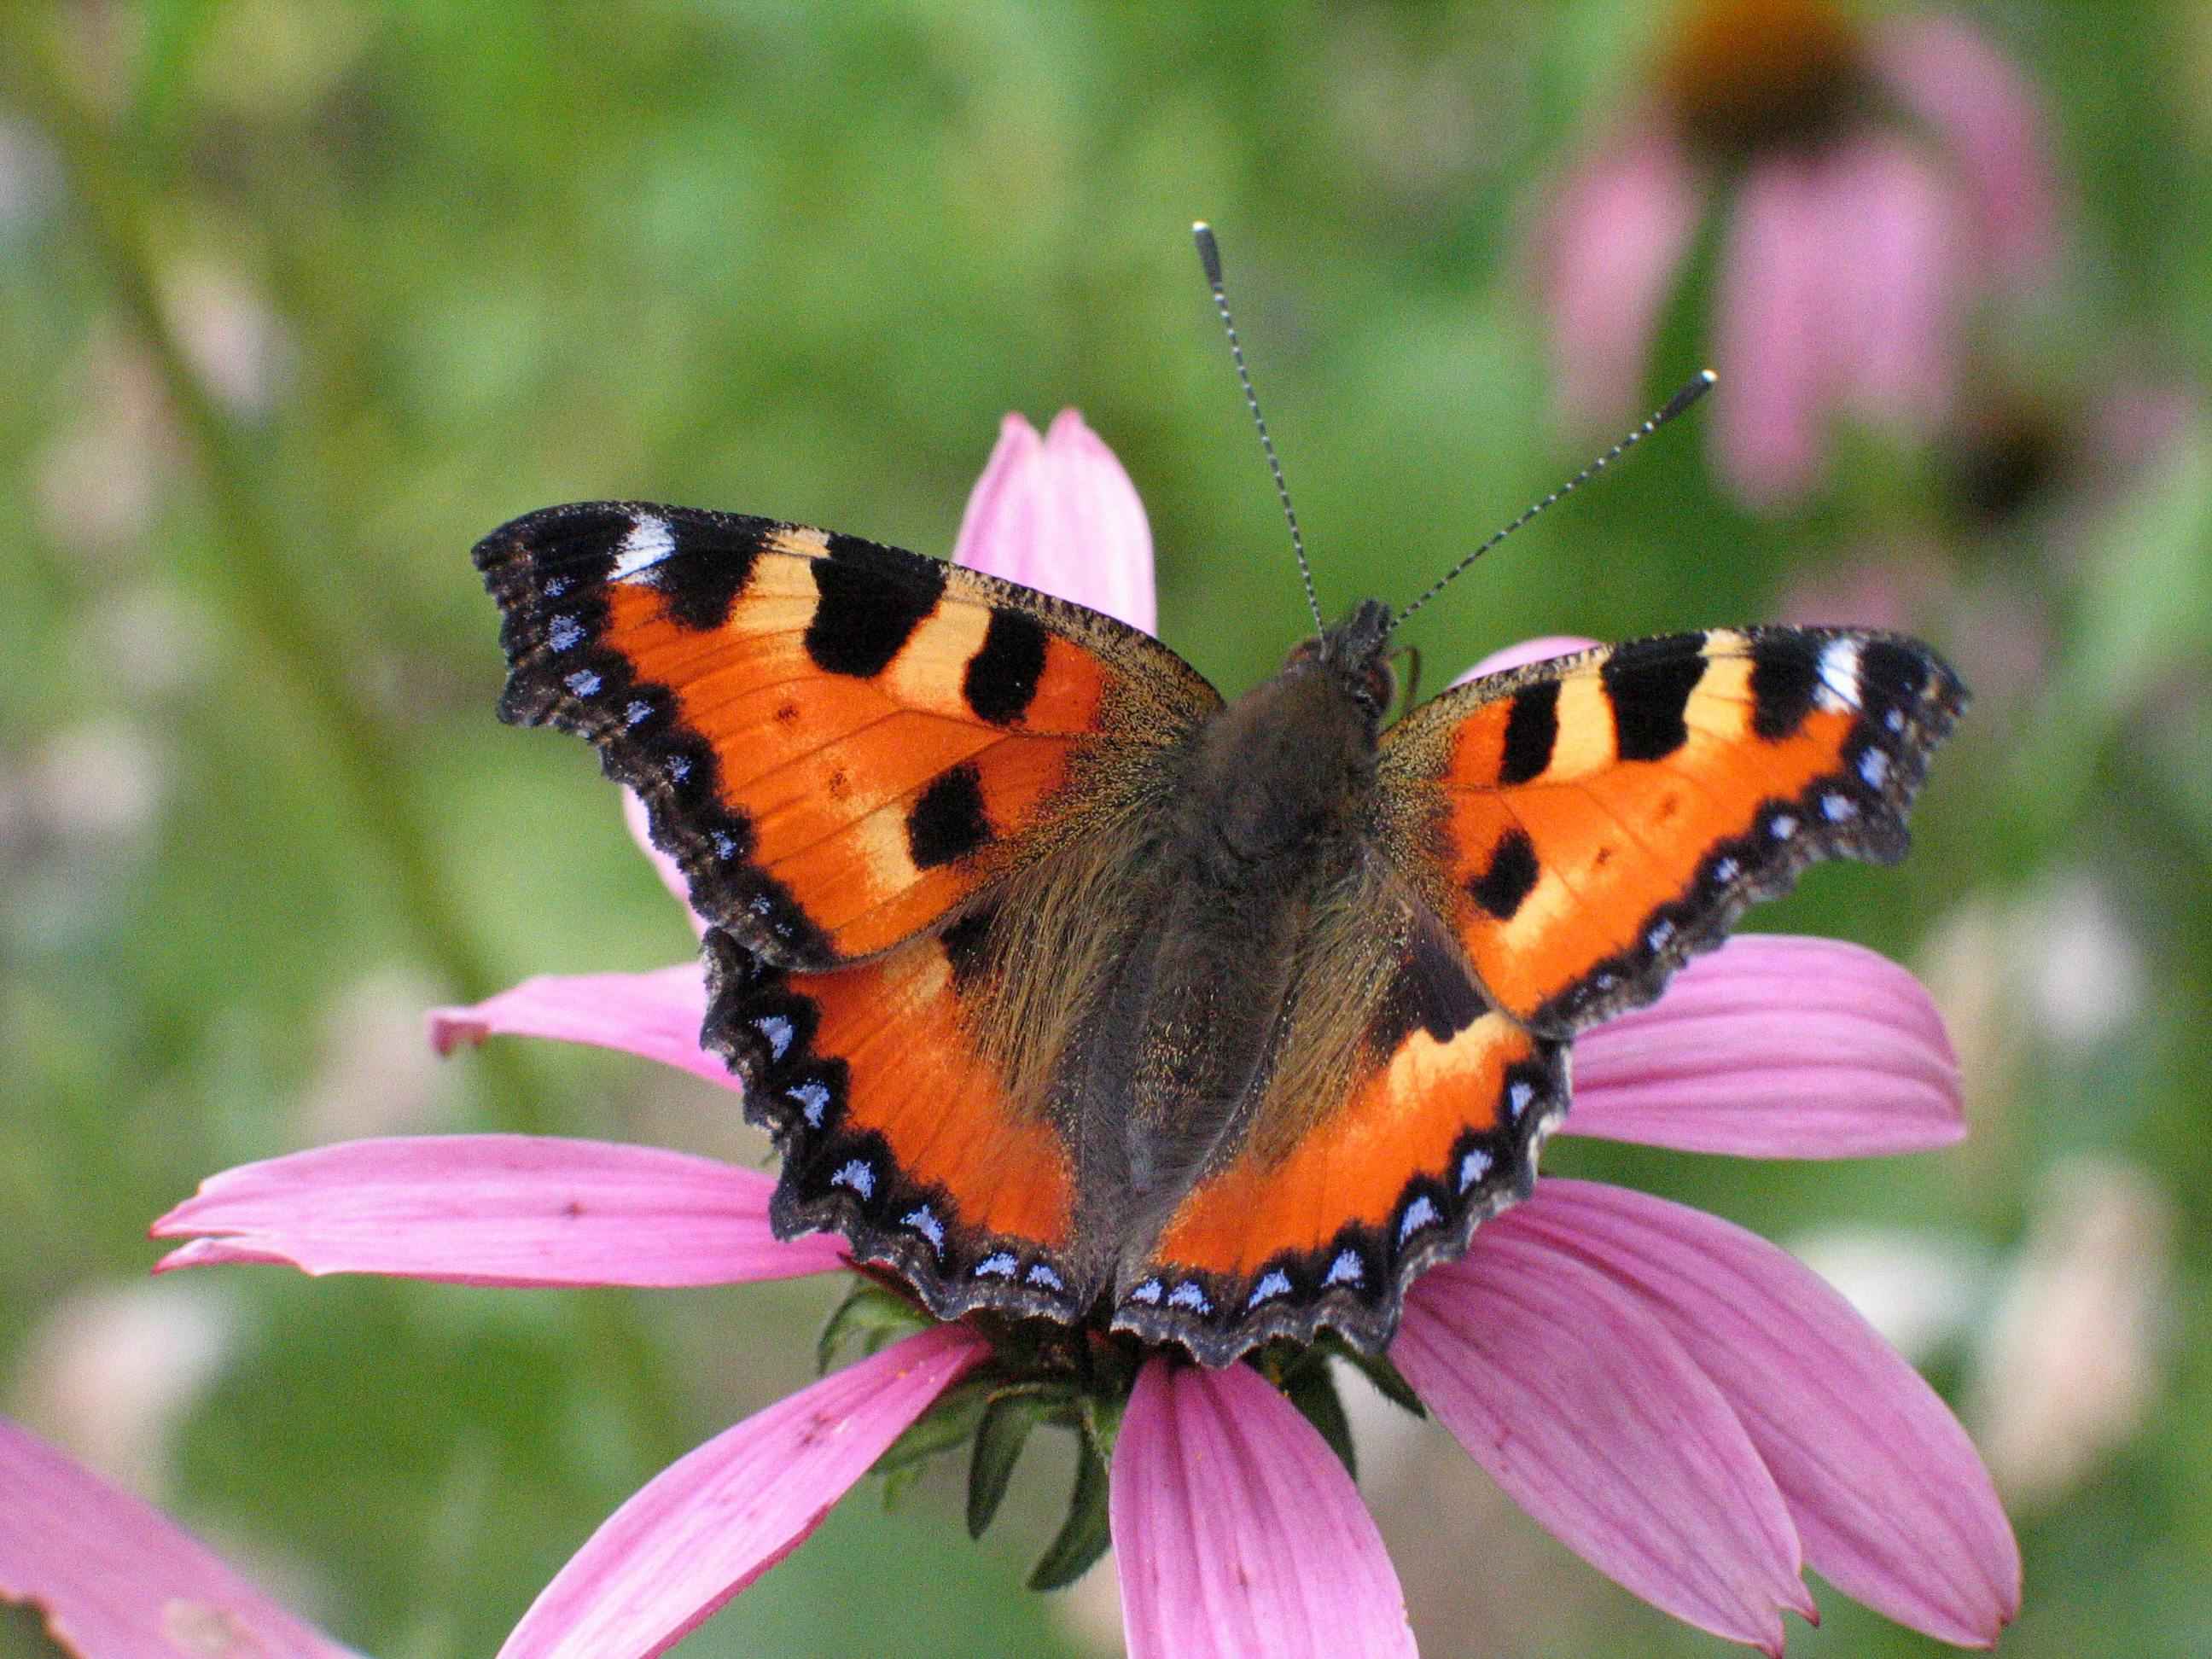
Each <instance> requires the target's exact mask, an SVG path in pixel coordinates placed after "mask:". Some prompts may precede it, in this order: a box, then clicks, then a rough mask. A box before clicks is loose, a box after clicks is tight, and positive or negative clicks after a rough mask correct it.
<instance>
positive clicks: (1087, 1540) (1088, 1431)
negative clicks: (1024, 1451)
mask: <svg viewBox="0 0 2212 1659" xmlns="http://www.w3.org/2000/svg"><path fill="white" fill-rule="evenodd" d="M1075 1444H1076V1464H1075V1490H1074V1491H1073V1492H1072V1493H1070V1494H1069V1496H1068V1500H1067V1519H1066V1522H1063V1523H1062V1524H1061V1526H1060V1532H1059V1534H1058V1535H1057V1536H1056V1537H1054V1539H1053V1541H1052V1542H1051V1544H1050V1545H1049V1546H1048V1547H1047V1548H1046V1550H1045V1553H1044V1554H1043V1555H1042V1556H1041V1557H1040V1558H1039V1559H1038V1560H1037V1564H1036V1566H1035V1567H1033V1568H1032V1569H1030V1589H1033V1590H1056V1589H1066V1588H1067V1586H1068V1585H1070V1584H1072V1583H1074V1582H1075V1581H1076V1580H1077V1579H1079V1578H1080V1577H1083V1575H1084V1574H1085V1573H1086V1572H1088V1571H1091V1566H1092V1565H1093V1564H1094V1563H1096V1562H1097V1559H1098V1558H1099V1557H1100V1556H1102V1555H1103V1554H1105V1553H1106V1547H1107V1546H1108V1545H1109V1544H1110V1543H1112V1542H1113V1530H1112V1527H1111V1525H1110V1522H1109V1516H1108V1511H1107V1504H1106V1499H1107V1495H1108V1493H1109V1491H1110V1490H1111V1482H1110V1480H1109V1476H1108V1474H1107V1466H1106V1459H1105V1457H1104V1455H1102V1453H1101V1452H1100V1449H1099V1444H1098V1437H1097V1434H1096V1433H1095V1431H1094V1425H1093V1424H1092V1423H1091V1420H1090V1418H1089V1416H1088V1414H1086V1416H1085V1427H1084V1431H1083V1432H1082V1433H1081V1434H1079V1435H1078V1436H1077V1437H1076V1439H1075Z"/></svg>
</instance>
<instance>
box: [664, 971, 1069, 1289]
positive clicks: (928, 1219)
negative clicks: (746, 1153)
mask: <svg viewBox="0 0 2212 1659" xmlns="http://www.w3.org/2000/svg"><path fill="white" fill-rule="evenodd" d="M706 951H707V961H708V1015H707V1025H706V1031H705V1041H706V1042H707V1044H708V1047H710V1048H714V1050H716V1051H717V1052H718V1053H720V1054H723V1055H724V1056H725V1057H726V1058H727V1059H728V1060H729V1061H730V1062H731V1065H732V1068H733V1069H735V1070H736V1071H737V1072H738V1073H739V1075H741V1076H742V1077H743V1078H744V1079H745V1085H746V1087H745V1114H746V1115H747V1116H748V1117H750V1118H751V1119H752V1120H753V1121H755V1122H757V1123H759V1124H760V1125H762V1126H763V1127H765V1128H767V1129H768V1130H769V1132H770V1133H773V1134H774V1135H775V1139H776V1144H777V1146H778V1149H779V1150H780V1151H781V1153H782V1155H783V1170H782V1175H781V1179H780V1180H779V1181H778V1182H777V1186H776V1193H775V1200H774V1202H773V1205H772V1207H771V1210H770V1218H771V1219H772V1221H773V1222H774V1224H775V1229H776V1231H777V1233H778V1234H779V1235H780V1236H781V1237H793V1236H795V1235H797V1234H799V1233H803V1232H811V1231H816V1230H817V1229H823V1228H834V1229H836V1231H839V1232H842V1233H843V1234H844V1235H845V1237H847V1238H848V1239H849V1240H850V1241H851V1242H852V1246H853V1254H854V1258H855V1259H856V1260H858V1261H866V1262H872V1263H876V1264H878V1265H881V1266H884V1267H890V1268H892V1269H894V1270H895V1271H896V1272H897V1273H899V1274H900V1276H901V1277H902V1278H903V1279H905V1280H906V1281H907V1282H908V1284H909V1285H913V1286H914V1288H915V1291H916V1292H917V1293H919V1294H920V1295H921V1297H922V1299H923V1300H924V1301H925V1302H926V1303H927V1304H928V1305H929V1307H930V1309H931V1310H932V1311H933V1312H934V1313H936V1314H937V1315H938V1316H940V1317H942V1318H947V1319H951V1318H957V1317H958V1316H960V1315H962V1314H963V1313H966V1312H968V1311H969V1310H971V1309H974V1308H978V1307H993V1308H998V1309H1000V1310H1004V1311H1007V1312H1012V1313H1018V1314H1027V1315H1033V1316H1038V1317H1042V1318H1048V1319H1054V1320H1058V1321H1060V1322H1063V1323H1065V1322H1071V1321H1073V1320H1074V1319H1075V1318H1076V1317H1078V1316H1079V1315H1080V1313H1081V1312H1082V1307H1081V1304H1080V1303H1079V1301H1078V1299H1077V1291H1076V1286H1075V1284H1074V1278H1075V1274H1074V1271H1073V1268H1072V1267H1069V1266H1068V1264H1067V1261H1066V1249H1067V1248H1068V1246H1069V1245H1070V1243H1072V1231H1073V1225H1074V1209H1075V1200H1074V1182H1075V1171H1074V1164H1073V1158H1072V1157H1071V1155H1070V1152H1069V1150H1068V1148H1067V1146H1066V1143H1065V1142H1064V1140H1063V1139H1062V1138H1061V1136H1060V1132H1059V1130H1058V1128H1057V1127H1056V1126H1055V1125H1054V1123H1053V1122H1052V1121H1049V1120H1048V1118H1047V1117H1046V1116H1044V1115H1042V1114H1041V1113H1037V1112H1034V1111H1024V1110H1022V1109H1018V1107H1017V1105H1016V1104H1015V1103H1014V1102H1013V1100H1012V1098H1011V1097H1010V1093H1009V1090H1008V1087H1007V1080H1006V1078H1005V1077H1004V1076H1003V1075H1001V1074H1000V1072H999V1071H998V1070H997V1068H996V1067H995V1066H994V1064H993V1061H992V1060H991V1058H990V1056H989V1055H988V1054H987V1053H986V1052H984V1050H983V1048H982V1045H981V1044H979V1043H978V1042H976V1040H975V1036H974V1035H973V1031H972V1028H971V1026H970V1024H969V1021H968V1020H967V1018H965V1015H964V1011H963V1002H964V1001H965V1000H966V997H965V996H964V994H963V993H964V992H966V991H968V990H969V989H970V988H971V987H969V984H968V982H967V981H968V980H969V975H970V973H971V972H972V969H971V966H970V964H969V963H965V962H963V960H962V944H961V941H960V939H959V936H958V935H957V933H956V934H955V935H953V936H952V937H951V939H945V938H943V937H930V938H924V939H915V940H913V941H911V942H910V943H908V944H906V945H901V946H900V947H898V948H897V949H896V950H894V951H890V952H889V953H888V954H886V955H884V956H883V957H880V958H878V959H877V960H875V961H873V962H869V963H862V964H860V965H859V966H856V967H851V968H845V969H838V970H836V971H835V972H832V973H826V974H793V973H787V972H785V971H783V970H782V969H776V968H771V967H769V965H767V964H766V963H763V962H762V961H761V960H760V959H759V958H758V957H757V956H755V955H754V954H753V953H752V952H751V951H748V950H746V949H745V948H744V946H743V945H739V944H738V942H737V941H736V940H735V939H732V938H731V936H730V935H729V934H727V933H723V932H722V931H720V929H714V930H710V931H709V932H708V934H707V938H706Z"/></svg>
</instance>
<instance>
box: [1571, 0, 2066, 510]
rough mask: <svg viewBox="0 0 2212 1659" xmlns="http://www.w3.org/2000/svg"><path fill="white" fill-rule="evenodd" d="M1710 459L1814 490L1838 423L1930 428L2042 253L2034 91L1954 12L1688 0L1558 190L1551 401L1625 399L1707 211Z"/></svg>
mask: <svg viewBox="0 0 2212 1659" xmlns="http://www.w3.org/2000/svg"><path fill="white" fill-rule="evenodd" d="M1714 197H1722V198H1723V200H1724V201H1725V204H1726V208H1725V213H1726V224H1725V227H1724V229H1723V249H1722V253H1721V263H1720V267H1719V272H1718V276H1717V281H1716V289H1715V293H1714V298H1713V320H1712V342H1713V343H1712V348H1711V354H1712V360H1713V363H1714V366H1715V368H1717V369H1718V371H1719V373H1720V383H1721V395H1720V396H1719V397H1718V398H1716V399H1715V400H1714V410H1713V416H1712V421H1713V425H1712V442H1713V447H1714V453H1715V455H1716V458H1717V462H1718V464H1719V465H1720V468H1721V470H1722V471H1723V474H1724V475H1725V476H1726V477H1727V478H1728V479H1729V483H1731V484H1732V485H1733V486H1734V487H1735V489H1737V491H1738V492H1739V493H1740V494H1741V495H1743V496H1744V498H1745V499H1747V501H1751V502H1753V503H1754V504H1757V505H1762V506H1771V505H1778V504H1784V503H1787V502H1788V501H1791V500H1793V499H1794V498H1796V497H1797V496H1799V495H1802V493H1803V492H1804V491H1805V490H1806V489H1808V488H1809V487H1810V486H1811V485H1812V484H1813V483H1814V482H1816V481H1817V479H1818V478H1819V477H1820V473H1821V471H1822V470H1823V468H1824V465H1825V464H1826V453H1827V445H1828V439H1829V428H1830V423H1831V421H1832V417H1833V416H1834V415H1835V414H1837V413H1838V412H1841V413H1844V414H1847V415H1850V416H1857V417H1859V418H1862V419H1864V420H1867V421H1869V422H1874V423H1875V424H1877V425H1880V426H1883V427H1887V428H1891V429H1893V430H1894V431H1897V432H1899V433H1902V434H1905V435H1911V436H1916V437H1917V436H1921V435H1925V434H1926V433H1927V432H1928V431H1929V429H1930V428H1932V427H1933V426H1934V425H1935V424H1936V422H1938V421H1939V420H1941V419H1942V417H1943V416H1945V415H1946V414H1947V413H1948V410H1949V409H1950V407H1951V404H1952V402H1953V399H1954V397H1955V395H1956V392H1957V388H1958V383H1959V379H1960V334H1961V331H1962V328H1963V325H1964V324H1965V321H1966V314H1967V313H1968V311H1969V309H1970V308H1971V307H1972V303H1973V301H1975V300H1976V298H1977V297H1978V296H1979V295H1984V294H1986V293H1988V292H1990V291H1991V290H1993V289H1997V288H2000V287H2002V286H2008V285H2010V286H2018V285H2021V284H2025V283H2033V281H2035V280H2036V279H2038V278H2039V277H2040V276H2043V275H2045V273H2047V272H2048V270H2050V268H2051V264H2052V261H2053V259H2054V257H2055V248H2056V244H2057V232H2056V227H2055V221H2056V209H2055V205H2054V197H2055V191H2054V187H2053V185H2052V169H2051V162H2050V160H2049V157H2048V154H2047V149H2046V146H2045V139H2044V132H2043V121H2042V117H2041V113H2040V112H2039V109H2038V107H2037V105H2036V101H2035V99H2034V96H2033V93H2032V92H2031V90H2030V89H2029V88H2028V87H2027V85H2026V84H2025V83H2024V82H2023V81H2022V80H2021V77H2020V76H2019V75H2018V73H2017V72H2016V71H2015V70H2014V69H2013V68H2012V67H2011V66H2010V65H2009V64H2007V63H2006V62H2005V61H2004V60H2003V59H2002V58H2000V57H1999V56H1997V54H1996V52H1993V51H1992V50H1991V49H1990V47H1989V46H1987V44H1985V43H1984V41H1983V40H1982V39H1981V37H1980V36H1979V35H1978V34H1976V33H1974V32H1973V31H1972V29H1971V28H1969V27H1967V26H1966V24H1965V23H1963V22H1961V21H1959V20H1958V19H1956V18H1954V17H1951V16H1948V15H1942V14H1937V13H1929V14H1925V15H1892V16H1883V17H1879V18H1874V19H1869V20H1867V21H1864V22H1862V21H1860V20H1859V19H1858V18H1857V16H1856V15H1854V14H1853V13H1852V11H1850V9H1847V8H1845V7H1844V6H1843V5H1841V4H1839V3H1837V0H1692V3H1689V4H1688V5H1687V6H1686V9H1685V10H1684V11H1683V13H1682V15H1681V17H1680V21H1679V22H1678V23H1677V25H1676V27H1675V28H1674V33H1673V34H1672V36H1671V37H1670V39H1669V41H1668V45H1667V46H1666V48H1665V50H1664V52H1663V56H1662V58H1661V62H1660V65H1659V68H1658V71H1657V73H1656V75H1655V76H1653V78H1652V82H1651V83H1650V85H1649V86H1648V87H1647V88H1646V89H1645V90H1644V93H1643V94H1640V95H1639V97H1638V101H1637V103H1636V105H1635V106H1634V108H1633V110H1632V113H1631V114H1630V115H1629V116H1628V117H1627V118H1626V119H1625V120H1623V121H1621V122H1618V123H1615V124H1613V125H1611V126H1609V127H1608V128H1607V131H1606V132H1605V133H1604V135H1603V136H1602V137H1601V141H1600V142H1599V143H1598V144H1597V146H1596V147H1595V150H1594V151H1593V153H1592V154H1591V155H1590V156H1589V159H1587V160H1586V161H1583V163H1582V164H1581V165H1580V166H1579V167H1577V169H1576V170H1575V171H1573V172H1572V173H1571V174H1570V175H1569V177H1568V178H1567V179H1566V180H1565V184H1564V185H1563V186H1562V187H1561V188H1560V190H1559V192H1558V196H1557V198H1556V200H1555V202H1554V204H1553V207H1552V209H1551V211H1550V225H1549V228H1548V232H1547V237H1546V245H1547V247H1548V249H1549V258H1548V259H1547V264H1546V268H1545V281H1546V287H1547V293H1546V295H1545V299H1546V303H1547V307H1548V308H1549V311H1550V313H1551V318H1552V325H1553V334H1554V337H1555V340H1556V348H1557V351H1558V355H1559V368H1560V391H1559V396H1560V402H1561V405H1562V408H1563V409H1564V410H1565V412H1566V413H1567V414H1568V416H1570V417H1571V418H1572V419H1574V420H1576V421H1577V422H1592V423H1606V422H1611V421H1612V420H1613V418H1615V417H1616V416H1619V415H1620V414H1621V413H1623V412H1625V411H1626V410H1627V409H1628V408H1629V407H1630V406H1632V405H1633V404H1635V403H1636V401H1637V398H1638V395H1639V388H1640V386H1641V385H1642V380H1643V375H1642V371H1643V368H1644V358H1645V355H1646V353H1647V351H1648V349H1649V348H1650V339H1651V335H1652V332H1653V330H1654V328H1655V327H1656V324H1657V322H1658V319H1659V316H1660V313H1661V311H1662V308H1663V307H1664V305H1665V302H1666V300H1667V297H1668V294H1669V292H1670V291H1671V289H1672V288H1673V286H1674V279H1675V276H1676V274H1677V273H1678V271H1679V270H1680V267H1681V265H1682V264H1683V262H1684V260H1685V258H1686V256H1687V254H1688V252H1689V250H1690V247H1691V245H1692V240H1694V238H1695V235H1696V232H1697V228H1698V226H1699V222H1700V221H1701V219H1702V218H1703V216H1704V215H1705V210H1706V206H1707V204H1708V203H1709V202H1710V201H1711V200H1712V199H1713V198H1714Z"/></svg>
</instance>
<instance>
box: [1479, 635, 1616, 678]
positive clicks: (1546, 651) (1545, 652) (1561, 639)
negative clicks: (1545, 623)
mask: <svg viewBox="0 0 2212 1659" xmlns="http://www.w3.org/2000/svg"><path fill="white" fill-rule="evenodd" d="M1596 643H1597V641H1595V640H1586V639H1583V637H1582V636H1581V635H1577V634H1545V635H1540V636H1538V637H1537V638H1535V639H1533V640H1522V641H1521V642H1520V643H1519V644H1517V645H1509V646H1507V647H1505V648H1504V650H1502V651H1493V652H1492V653H1490V654H1489V655H1488V656H1486V657H1485V658H1483V659H1482V660H1481V661H1480V662H1478V663H1476V664H1475V665H1474V667H1472V668H1470V669H1468V671H1467V672H1466V673H1464V674H1462V675H1461V676H1460V677H1459V678H1457V679H1455V680H1454V681H1453V682H1452V684H1454V685H1465V684H1467V683H1468V681H1469V680H1479V679H1480V678H1483V676H1485V675H1486V674H1503V673H1504V672H1505V671H1506V670H1508V669H1509V668H1522V667H1525V666H1527V665H1528V664H1530V663H1532V662H1548V661H1549V660H1551V659H1553V657H1571V656H1572V655H1574V653H1576V652H1577V651H1587V650H1589V648H1590V647H1592V646H1594V645H1595V644H1596Z"/></svg>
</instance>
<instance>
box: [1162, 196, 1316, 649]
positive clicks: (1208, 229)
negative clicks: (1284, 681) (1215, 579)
mask: <svg viewBox="0 0 2212 1659" xmlns="http://www.w3.org/2000/svg"><path fill="white" fill-rule="evenodd" d="M1190 234H1191V239H1192V240H1194V241H1195V242H1196V243H1197V244H1198V262H1199V264H1202V265H1204V266H1205V267H1206V286H1207V287H1208V288H1210V289H1212V290H1213V308H1214V309H1215V310H1216V311H1218V312H1219V313H1221V326H1222V327H1223V328H1224V329H1225V331H1227V332H1228V335H1229V355H1230V356H1231V357H1233V358H1234V359H1236V362H1237V383H1238V384H1239V385H1240V386H1243V388H1244V406H1245V407H1246V408H1247V409H1249V410H1251V411H1252V424H1253V425H1254V426H1255V427H1257V428H1260V447H1261V449H1262V450H1264V451H1265V452H1266V453H1267V471H1269V472H1270V473H1272V474H1273V475H1274V479H1275V494H1276V495H1278V496H1279V497H1280V498H1281V499H1282V503H1283V516H1284V517H1285V519H1288V520H1290V521H1291V551H1292V552H1294V553H1296V554H1297V556H1298V580H1300V581H1302V582H1304V584H1305V586H1306V609H1308V610H1309V611H1312V612H1313V619H1314V628H1315V629H1316V631H1319V630H1320V629H1322V627H1323V626H1324V624H1323V623H1322V619H1321V600H1320V599H1317V598H1316V597H1315V594H1314V580H1313V567H1312V566H1311V565H1310V564H1308V563H1307V562H1306V543H1305V538H1304V537H1303V536H1301V535H1299V534H1298V515H1297V513H1295V512H1293V511H1292V510H1291V487H1290V486H1289V485H1288V484H1286V483H1284V482H1283V464H1282V462H1280V461H1279V460H1278V459H1275V441H1274V440H1273V438H1271V437H1269V436H1268V435H1267V416H1264V415H1262V414H1261V413H1260V394H1259V393H1258V392H1255V391H1253V390H1252V375H1251V372H1250V371H1249V369H1247V368H1245V367H1244V348H1243V344H1242V343H1239V342H1238V340H1237V324H1236V321H1235V319H1232V318H1231V316H1230V314H1229V293H1228V290H1227V289H1225V288H1224V287H1223V286H1222V283H1221V249H1220V247H1219V246H1218V244H1216V243H1215V241H1214V240H1213V227H1212V225H1209V224H1207V223H1206V221H1205V220H1203V219H1200V221H1199V222H1197V223H1196V224H1194V225H1193V226H1192V227H1191V228H1190Z"/></svg>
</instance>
